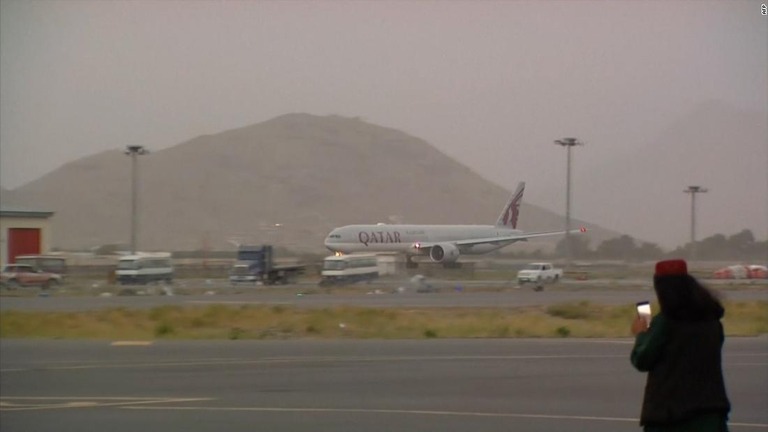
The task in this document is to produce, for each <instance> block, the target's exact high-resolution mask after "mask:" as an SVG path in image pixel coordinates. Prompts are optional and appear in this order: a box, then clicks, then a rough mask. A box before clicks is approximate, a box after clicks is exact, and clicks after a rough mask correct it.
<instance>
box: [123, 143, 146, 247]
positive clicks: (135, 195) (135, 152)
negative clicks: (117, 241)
mask: <svg viewBox="0 0 768 432" xmlns="http://www.w3.org/2000/svg"><path fill="white" fill-rule="evenodd" d="M147 153H149V150H147V149H145V148H144V147H143V146H140V145H129V146H126V147H125V154H126V155H128V156H130V157H131V254H135V253H136V237H137V229H138V222H137V217H136V212H137V210H138V201H139V188H138V181H139V176H138V165H137V162H136V158H137V157H138V156H140V155H145V154H147Z"/></svg>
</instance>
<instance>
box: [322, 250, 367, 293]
mask: <svg viewBox="0 0 768 432" xmlns="http://www.w3.org/2000/svg"><path fill="white" fill-rule="evenodd" d="M379 270H380V269H379V263H378V259H377V257H376V255H362V254H360V255H355V254H353V255H341V256H335V255H334V256H329V257H326V258H325V260H324V261H323V270H322V271H321V272H320V274H321V276H322V278H321V280H320V285H331V284H345V283H355V282H362V281H371V280H374V279H376V278H378V277H379Z"/></svg>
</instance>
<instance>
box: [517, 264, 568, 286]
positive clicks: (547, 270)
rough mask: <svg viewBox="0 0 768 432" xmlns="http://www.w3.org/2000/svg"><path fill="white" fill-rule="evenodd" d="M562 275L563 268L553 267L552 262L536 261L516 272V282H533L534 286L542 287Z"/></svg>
mask: <svg viewBox="0 0 768 432" xmlns="http://www.w3.org/2000/svg"><path fill="white" fill-rule="evenodd" d="M562 277H563V269H558V268H555V266H553V265H552V263H545V262H538V263H531V264H528V265H526V266H525V268H524V269H522V270H520V271H519V272H517V283H518V284H520V285H523V284H525V283H529V282H530V283H533V284H535V285H536V287H539V288H540V287H542V286H543V285H544V284H547V283H554V282H557V281H559V280H560V278H562Z"/></svg>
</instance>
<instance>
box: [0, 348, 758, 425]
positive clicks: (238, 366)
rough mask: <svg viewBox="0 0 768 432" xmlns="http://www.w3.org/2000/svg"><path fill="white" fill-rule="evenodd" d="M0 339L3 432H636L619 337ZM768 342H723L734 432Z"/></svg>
mask: <svg viewBox="0 0 768 432" xmlns="http://www.w3.org/2000/svg"><path fill="white" fill-rule="evenodd" d="M123 342H124V343H122V344H114V343H111V342H107V341H103V342H82V341H77V342H72V341H70V342H65V341H28V340H10V341H9V340H2V341H0V352H1V353H2V356H1V357H0V381H1V382H2V385H1V386H0V415H1V416H2V429H3V431H5V432H15V431H31V430H34V431H62V430H63V431H66V430H77V431H83V432H87V431H99V432H101V431H104V430H109V431H112V432H133V431H136V430H166V431H175V430H179V431H181V430H183V431H200V432H203V431H221V430H227V431H246V430H247V431H254V430H256V431H286V432H304V431H312V432H323V431H334V432H335V431H347V430H349V431H354V430H359V431H373V432H375V431H382V432H385V431H387V432H389V431H393V430H399V431H441V432H452V431H456V432H458V431H468V430H482V431H510V430H514V431H522V432H526V431H530V432H533V431H587V430H589V431H598V432H600V431H638V430H640V428H639V426H638V420H637V418H638V415H639V410H640V402H641V397H642V392H643V386H644V379H645V378H644V374H642V373H639V372H637V371H635V370H634V369H633V368H632V366H631V365H630V363H629V360H628V355H629V350H630V349H631V340H629V339H618V340H525V339H523V340H520V339H514V340H512V339H484V340H428V341H424V340H421V341H366V340H360V341H227V342H212V341H205V342H190V341H184V342H166V341H163V342H155V343H152V344H149V345H145V344H144V345H142V344H137V343H129V341H123ZM767 348H768V339H766V338H765V337H761V338H729V339H728V340H727V341H726V346H725V353H724V365H725V373H726V383H727V386H728V391H729V396H730V397H731V400H732V403H733V406H734V409H733V412H732V417H731V429H732V430H733V431H759V430H768V412H766V411H765V407H766V406H768V390H767V389H766V387H765V383H766V382H768V349H767Z"/></svg>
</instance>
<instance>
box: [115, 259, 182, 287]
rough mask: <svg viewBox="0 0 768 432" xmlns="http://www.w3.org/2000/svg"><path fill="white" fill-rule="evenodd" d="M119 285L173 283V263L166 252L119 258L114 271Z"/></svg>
mask: <svg viewBox="0 0 768 432" xmlns="http://www.w3.org/2000/svg"><path fill="white" fill-rule="evenodd" d="M115 276H116V279H117V282H118V283H119V284H121V285H136V284H140V285H143V284H148V283H152V282H166V283H171V282H173V263H172V262H171V254H170V253H168V252H156V253H139V254H136V255H126V256H123V257H120V261H118V262H117V270H115Z"/></svg>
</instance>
